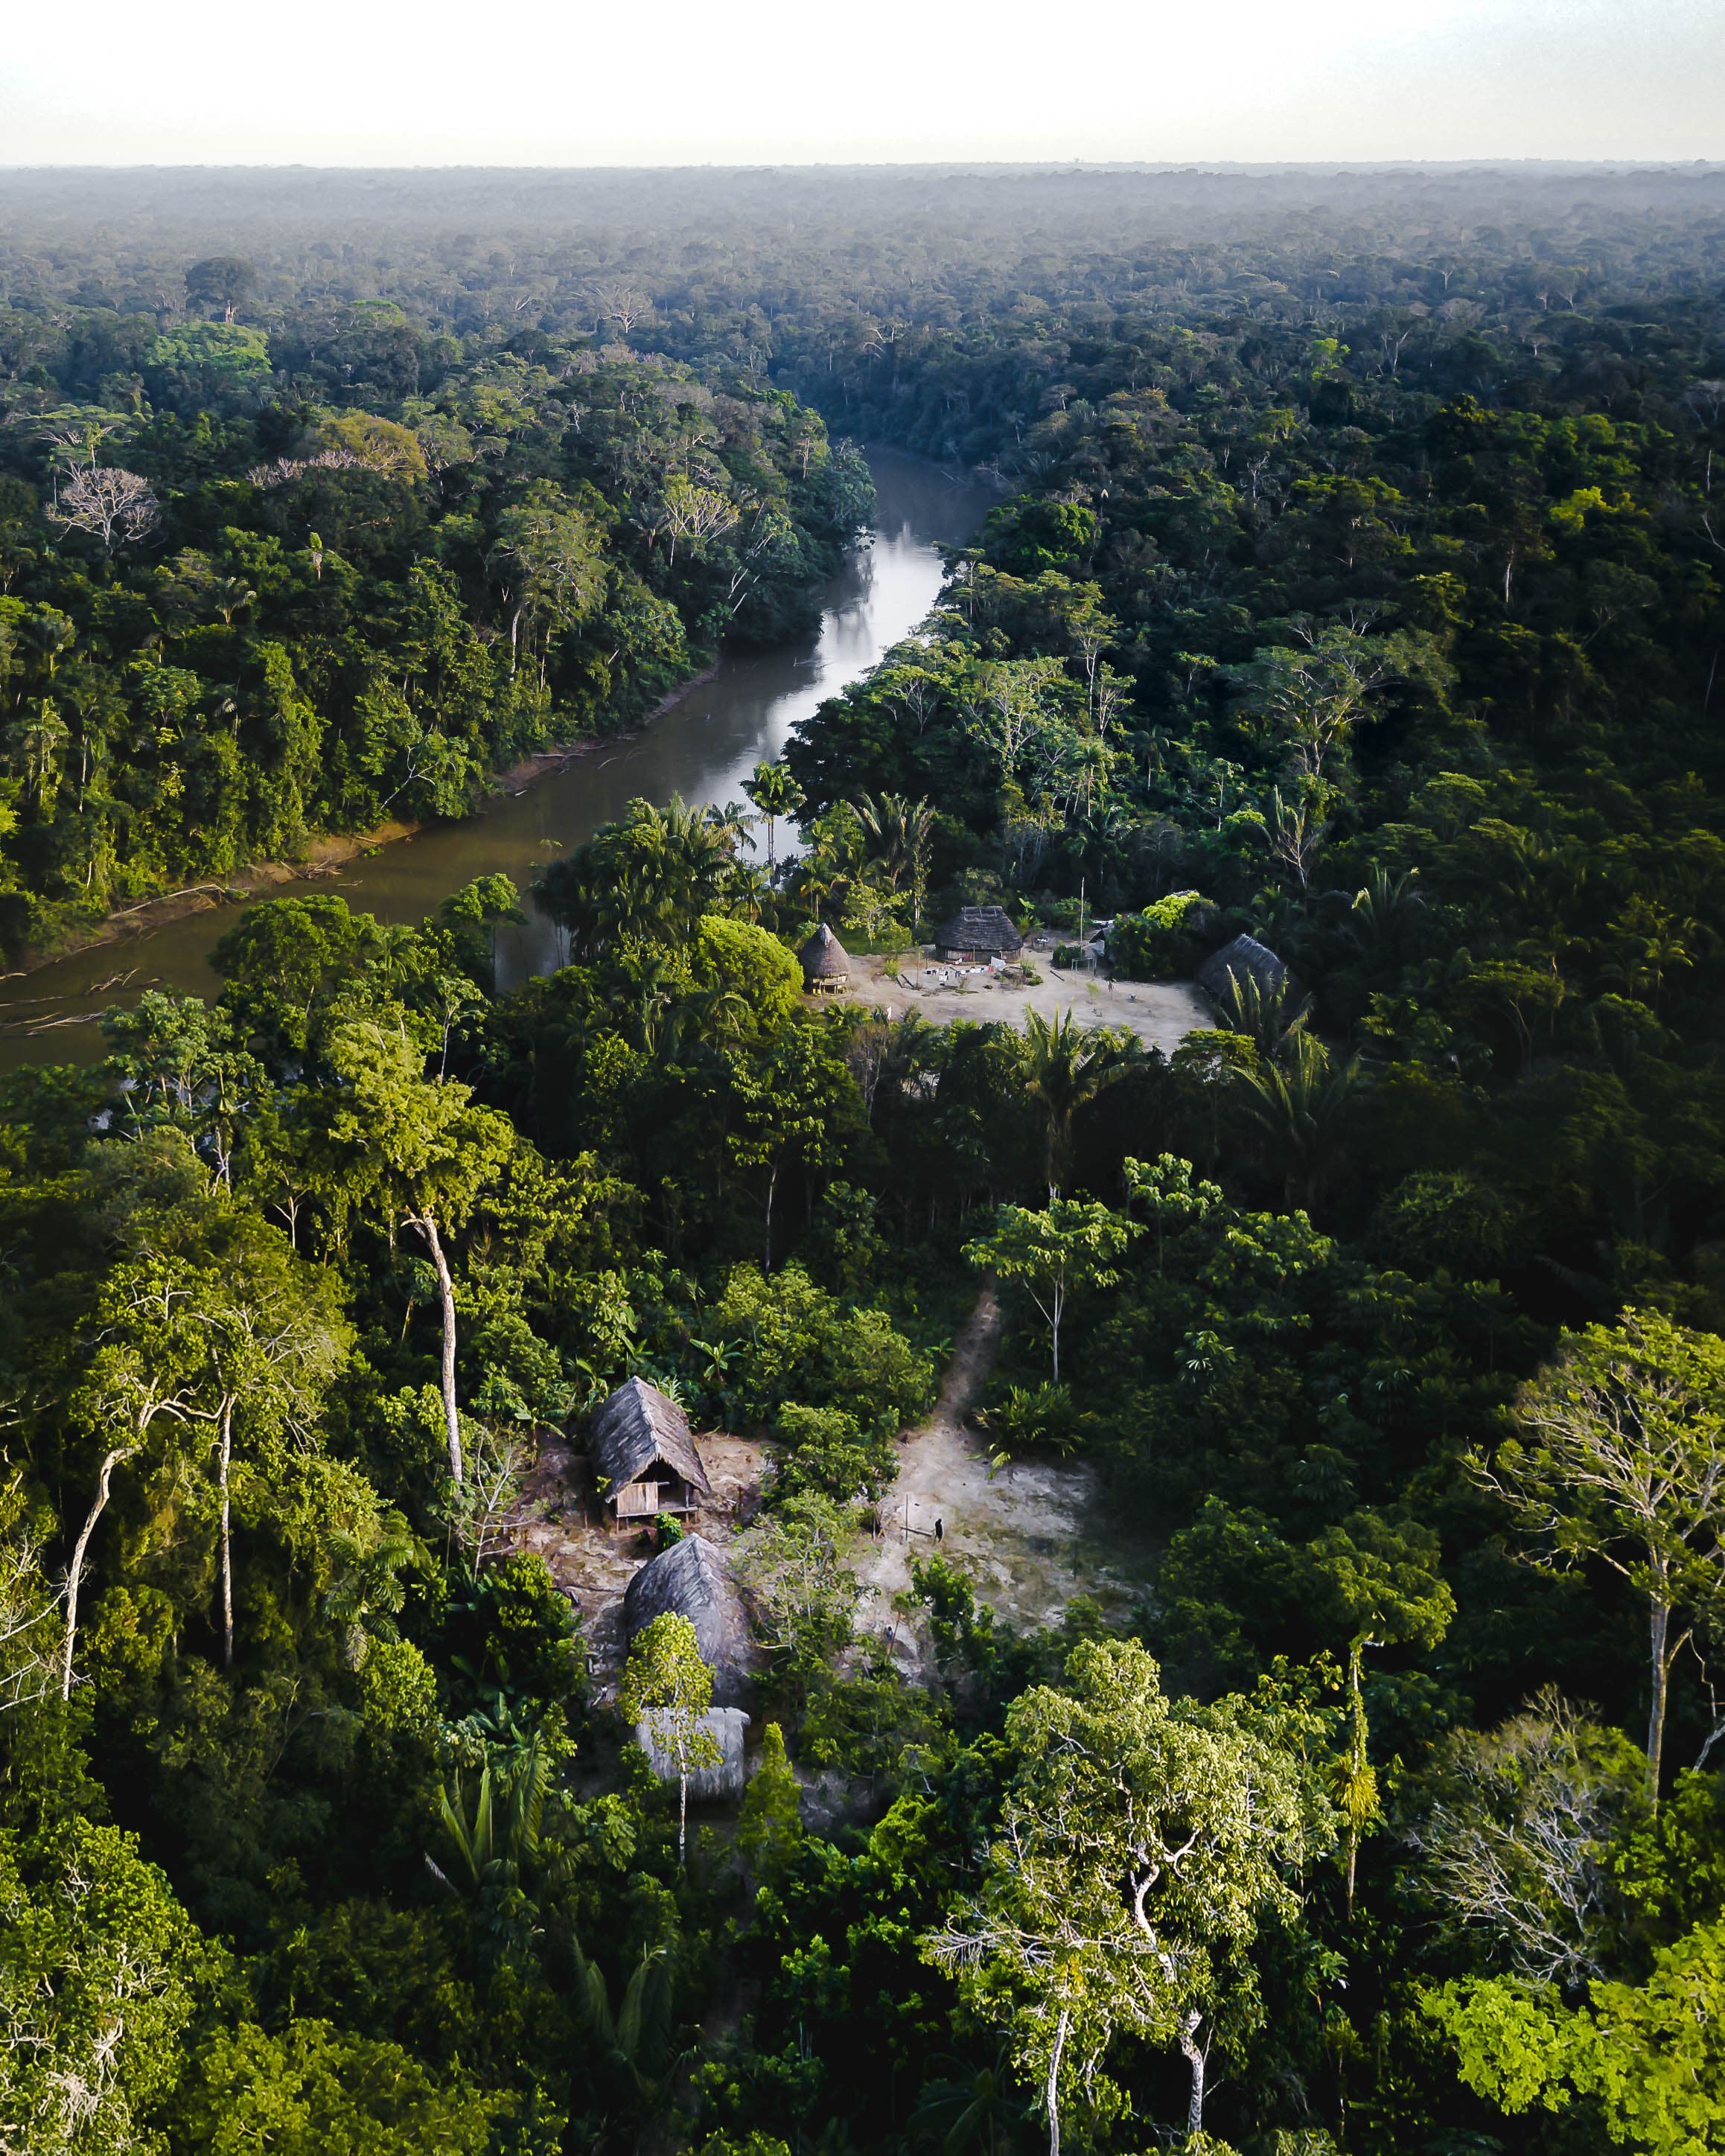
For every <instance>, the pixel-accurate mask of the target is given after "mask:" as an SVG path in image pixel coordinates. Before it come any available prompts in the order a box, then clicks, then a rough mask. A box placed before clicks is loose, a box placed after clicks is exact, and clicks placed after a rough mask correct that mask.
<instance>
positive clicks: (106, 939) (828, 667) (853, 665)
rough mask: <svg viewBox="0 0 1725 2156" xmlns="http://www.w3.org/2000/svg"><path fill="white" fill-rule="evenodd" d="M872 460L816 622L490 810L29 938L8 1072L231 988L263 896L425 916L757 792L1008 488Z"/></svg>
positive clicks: (684, 689)
mask: <svg viewBox="0 0 1725 2156" xmlns="http://www.w3.org/2000/svg"><path fill="white" fill-rule="evenodd" d="M871 462H872V464H873V465H874V468H875V478H876V488H877V496H878V511H877V517H876V522H875V528H874V530H873V531H872V533H871V534H870V538H869V540H868V541H867V542H866V543H865V545H863V546H862V547H859V548H858V549H857V551H856V552H855V554H854V555H853V556H852V557H850V560H849V561H848V562H846V563H845V567H844V568H843V570H842V571H841V572H840V573H839V575H837V576H836V577H834V578H833V580H832V581H831V583H829V585H828V586H827V587H826V588H825V589H824V592H823V593H822V610H821V627H820V629H819V634H817V635H816V636H814V638H812V639H798V641H796V642H794V643H790V644H784V645H781V646H777V647H774V648H773V649H747V650H739V651H730V652H727V653H726V654H725V655H724V656H723V658H722V659H721V660H718V661H717V662H716V665H712V666H706V667H702V668H701V670H699V671H698V672H697V673H696V674H695V675H692V676H691V678H690V679H689V680H686V681H685V682H683V683H682V684H680V685H679V687H678V688H677V689H675V690H673V691H672V692H671V693H670V695H668V696H665V698H664V699H662V700H661V701H660V704H659V707H658V709H657V710H656V711H653V712H651V713H650V714H644V716H642V717H641V718H640V719H639V720H638V721H635V722H634V725H633V726H631V728H630V729H629V731H628V732H626V733H620V734H619V733H608V734H604V735H602V736H600V737H598V738H596V739H588V740H581V741H571V742H564V743H562V744H552V745H547V748H546V749H545V750H544V751H542V752H540V753H539V754H537V755H535V756H533V757H523V758H521V760H520V761H519V762H517V763H516V764H515V765H514V766H512V767H510V768H507V769H506V770H504V771H502V772H501V773H498V774H497V776H496V777H495V778H494V779H493V780H492V781H491V782H490V784H491V792H490V796H489V798H487V799H486V800H485V802H484V803H483V804H482V806H481V808H480V814H476V815H473V816H468V817H465V818H462V819H457V820H452V821H449V822H440V821H436V820H433V821H431V822H429V823H427V824H426V825H425V826H424V829H419V830H417V831H416V830H415V829H413V825H412V824H410V823H409V822H408V820H407V819H402V820H401V821H400V822H398V823H395V824H390V825H388V826H386V827H384V828H383V829H380V830H367V831H362V832H351V833H346V834H341V835H340V836H334V837H327V838H325V839H321V840H319V841H317V842H316V844H313V845H311V846H308V848H307V849H306V851H305V857H304V858H303V859H301V860H287V861H279V862H266V863H254V864H253V865H250V866H249V867H248V868H246V869H244V870H234V872H233V873H232V874H229V875H221V876H212V877H209V878H208V879H207V880H205V881H203V883H202V885H193V886H191V887H190V888H188V889H187V890H184V891H168V892H163V893H162V894H161V895H160V896H157V897H156V898H154V899H151V900H149V901H146V902H143V903H141V904H139V905H137V906H134V907H132V908H131V909H129V910H127V911H125V912H123V913H119V914H116V915H110V916H109V917H108V918H107V919H106V920H105V921H97V920H96V919H95V917H94V916H85V918H84V919H83V920H82V921H68V922H65V923H64V924H63V926H62V928H61V932H60V933H59V937H58V949H57V950H55V951H54V952H48V951H42V950H39V951H35V952H32V954H31V962H30V970H29V972H28V977H26V976H25V975H24V974H23V973H22V972H18V973H13V975H12V976H11V977H10V978H3V979H0V1073H3V1072H5V1071H8V1070H16V1069H18V1068H20V1067H22V1066H23V1065H27V1064H32V1063H37V1062H40V1061H42V1060H45V1059H51V1060H54V1061H56V1062H69V1063H87V1062H90V1061H92V1060H95V1059H96V1058H97V1057H99V1056H100V1055H102V1054H104V1053H105V1041H104V1039H103V1035H102V1032H101V1028H100V1019H101V1014H102V1013H103V1012H104V1011H105V1010H107V1009H112V1008H114V1007H115V1006H116V1005H122V1006H123V1005H125V1004H131V1003H135V1002H136V1000H137V998H138V997H139V996H141V995H142V994H144V993H146V992H148V991H150V990H152V989H153V990H158V991H160V992H162V993H165V994H168V995H173V996H186V995H193V996H201V997H203V998H211V997H213V996H215V995H218V994H219V993H220V991H221V983H220V982H219V981H218V978H216V976H215V974H214V973H213V972H212V971H211V970H210V966H209V957H210V952H211V951H212V950H213V947H215V945H216V944H217V943H218V942H219V941H220V940H221V938H222V937H223V935H224V934H225V933H226V932H227V931H228V929H229V928H230V927H232V925H233V923H234V920H235V919H236V918H237V917H238V909H239V907H240V906H243V905H244V904H245V903H246V902H247V901H256V900H259V899H262V898H264V897H267V896H272V895H275V896H280V895H285V894H289V893H291V894H299V893H302V892H315V891H319V890H330V891H340V892H341V895H342V896H343V897H345V898H346V899H347V902H348V904H349V905H350V906H352V907H353V908H354V910H355V911H357V912H363V913H368V914H371V915H373V916H375V917H376V918H377V920H379V921H385V922H388V923H391V924H396V925H412V924H413V923H415V922H418V921H423V920H424V919H425V918H426V916H428V915H430V914H434V913H435V912H436V911H437V909H438V906H439V904H440V903H441V901H443V900H444V898H446V897H447V896H449V893H450V892H451V891H459V890H460V889H461V888H462V886H463V885H465V884H469V883H471V882H472V881H473V880H474V879H475V877H478V876H483V875H507V876H509V877H510V878H511V880H513V881H514V883H515V884H516V887H517V889H518V890H520V891H522V892H524V893H525V892H527V891H531V887H532V885H533V883H534V881H535V880H536V878H537V877H538V876H539V875H540V874H541V873H542V870H544V869H545V868H546V866H547V865H548V864H549V863H550V862H551V861H552V860H556V859H557V857H558V856H559V855H562V854H564V853H566V852H567V850H568V849H569V848H571V847H572V846H577V845H579V844H581V843H582V841H583V839H587V838H589V837H591V835H592V834H593V832H594V831H595V830H596V829H598V828H599V827H600V826H601V825H602V824H607V823H609V822H611V821H613V820H614V819H615V818H617V817H619V816H620V815H622V814H624V813H625V811H626V810H627V808H628V806H629V803H630V802H631V801H632V800H636V799H643V800H648V801H653V802H657V803H661V804H662V803H666V802H668V801H670V799H671V798H673V797H674V796H677V797H680V798H682V799H683V800H684V801H685V802H688V803H690V804H691V806H694V807H697V808H699V807H702V806H705V805H706V804H707V803H721V804H722V803H726V802H731V801H735V800H737V799H738V798H741V796H742V791H743V788H745V786H746V785H747V783H748V779H749V777H750V774H751V773H752V772H753V771H754V769H755V767H756V766H757V764H759V763H762V762H772V761H773V759H774V758H775V757H778V756H781V755H783V752H784V748H785V744H786V742H788V740H789V738H790V737H791V735H792V734H793V731H794V730H795V728H796V726H798V724H799V723H800V722H801V721H803V720H804V719H806V718H807V717H808V716H809V714H810V713H811V712H813V711H815V710H816V709H818V707H819V705H820V704H821V703H822V702H823V701H824V700H825V699H826V698H827V697H829V696H834V695H836V694H837V693H838V692H839V690H842V689H843V688H844V687H845V685H846V684H847V683H848V682H851V681H855V680H858V679H860V677H861V676H862V675H864V674H865V673H866V672H867V670H868V669H869V668H870V666H873V665H877V664H878V663H879V662H880V660H881V659H882V658H883V657H884V656H885V654H886V652H887V651H889V650H890V649H891V648H892V647H893V646H894V645H895V644H898V643H899V642H901V640H902V639H904V638H905V637H906V636H908V635H911V634H913V633H914V631H915V630H916V627H917V625H918V624H920V623H921V622H922V620H924V619H926V617H927V613H928V610H929V608H931V607H932V605H933V604H934V603H936V601H937V598H938V597H939V593H940V590H941V584H942V576H943V574H944V564H943V561H942V552H941V549H942V547H948V546H952V545H957V544H962V543H963V542H964V541H965V540H966V539H967V538H968V536H969V534H970V533H971V532H972V531H973V530H974V529H975V527H976V526H977V525H978V523H979V522H980V521H981V520H982V518H983V516H984V515H985V514H986V513H987V511H988V508H989V507H990V506H992V504H993V492H992V490H988V489H985V488H983V487H982V486H981V485H974V486H969V485H961V484H959V483H958V482H957V480H955V479H954V478H953V476H952V475H951V474H949V473H947V472H944V471H942V470H939V469H937V467H934V466H932V465H927V464H923V463H922V462H921V461H920V460H918V459H916V458H912V457H905V456H900V455H897V454H893V453H890V452H879V453H876V454H875V456H874V457H873V458H872V459H871ZM524 910H525V912H526V919H525V920H524V921H520V922H505V923H502V924H500V926H499V927H498V929H497V932H496V935H495V951H494V955H495V962H496V967H497V978H498V981H499V983H500V985H501V987H503V988H513V987H515V986H516V984H517V983H520V982H521V981H524V980H526V979H527V978H530V977H531V976H532V975H534V974H536V973H549V972H552V971H553V970H554V969H555V968H557V966H558V965H560V964H561V963H562V962H563V957H564V953H565V945H564V942H563V932H562V930H561V929H559V928H558V927H557V924H556V923H555V922H554V921H549V920H547V918H546V917H545V916H542V914H540V913H539V911H538V910H537V909H536V907H535V906H532V905H531V902H529V903H528V904H527V905H526V907H525V909H524ZM46 940H47V939H46V938H44V941H46Z"/></svg>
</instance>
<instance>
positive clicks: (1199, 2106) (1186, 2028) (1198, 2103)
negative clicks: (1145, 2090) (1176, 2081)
mask: <svg viewBox="0 0 1725 2156" xmlns="http://www.w3.org/2000/svg"><path fill="white" fill-rule="evenodd" d="M1202 2025H1203V2016H1202V2015H1199V2014H1198V2013H1196V2012H1194V2013H1190V2014H1189V2015H1187V2016H1186V2018H1185V2020H1183V2022H1182V2023H1181V2024H1180V2049H1181V2050H1182V2051H1183V2052H1184V2053H1185V2054H1186V2063H1187V2064H1188V2065H1189V2066H1190V2067H1191V2069H1192V2093H1191V2095H1190V2097H1189V2098H1188V2099H1187V2102H1186V2131H1187V2132H1188V2133H1190V2134H1194V2135H1197V2134H1199V2133H1203V2132H1204V2068H1205V2066H1207V2065H1208V2064H1209V2051H1206V2050H1204V2049H1203V2048H1202V2047H1201V2046H1199V2041H1198V2031H1199V2028H1200V2027H1201V2026H1202Z"/></svg>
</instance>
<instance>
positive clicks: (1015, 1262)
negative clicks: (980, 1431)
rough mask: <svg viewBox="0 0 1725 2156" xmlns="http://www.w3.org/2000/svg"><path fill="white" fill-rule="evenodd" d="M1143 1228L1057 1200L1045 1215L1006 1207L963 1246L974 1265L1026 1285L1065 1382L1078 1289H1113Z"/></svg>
mask: <svg viewBox="0 0 1725 2156" xmlns="http://www.w3.org/2000/svg"><path fill="white" fill-rule="evenodd" d="M1142 1233H1143V1230H1142V1228H1141V1227H1140V1226H1139V1224H1138V1223H1137V1221H1136V1220H1128V1219H1126V1218H1125V1216H1124V1215H1123V1214H1118V1213H1111V1212H1110V1211H1109V1209H1108V1208H1107V1207H1106V1205H1100V1204H1096V1203H1095V1202H1094V1201H1092V1200H1089V1199H1077V1198H1057V1199H1054V1200H1053V1201H1052V1202H1051V1203H1050V1206H1049V1208H1048V1210H1047V1211H1046V1212H1045V1213H1033V1212H1031V1211H1030V1210H1029V1209H1028V1208H1027V1207H1025V1206H1022V1205H1003V1206H1002V1207H1001V1208H1000V1209H999V1212H998V1213H997V1214H996V1215H995V1217H994V1230H993V1234H992V1235H978V1236H977V1237H976V1238H974V1239H973V1240H972V1241H970V1242H968V1243H967V1244H966V1245H964V1255H965V1257H966V1259H967V1260H968V1261H969V1263H970V1264H972V1265H975V1266H978V1268H979V1269H981V1270H984V1271H987V1272H991V1273H993V1274H994V1275H995V1276H997V1277H998V1278H999V1279H1001V1280H1004V1281H1014V1283H1015V1284H1016V1285H1018V1286H1020V1287H1022V1288H1023V1289H1024V1292H1025V1293H1026V1294H1027V1295H1028V1296H1029V1298H1030V1300H1031V1301H1032V1302H1034V1304H1035V1306H1036V1307H1037V1309H1038V1310H1040V1312H1042V1315H1043V1317H1045V1319H1046V1321H1047V1323H1048V1330H1049V1338H1050V1345H1051V1347H1052V1350H1053V1357H1054V1379H1053V1382H1054V1383H1055V1384H1059V1383H1060V1323H1061V1320H1062V1319H1063V1318H1064V1317H1065V1314H1066V1305H1067V1302H1068V1301H1069V1300H1070V1297H1071V1296H1072V1295H1073V1294H1074V1292H1075V1291H1077V1290H1078V1289H1081V1288H1085V1287H1111V1286H1113V1284H1114V1282H1115V1281H1117V1280H1118V1279H1119V1277H1120V1275H1119V1272H1118V1270H1117V1268H1116V1265H1115V1260H1116V1259H1117V1258H1118V1257H1119V1256H1120V1255H1121V1254H1122V1252H1123V1251H1124V1250H1125V1249H1126V1246H1127V1244H1128V1243H1129V1242H1130V1241H1131V1240H1132V1237H1133V1236H1134V1235H1142Z"/></svg>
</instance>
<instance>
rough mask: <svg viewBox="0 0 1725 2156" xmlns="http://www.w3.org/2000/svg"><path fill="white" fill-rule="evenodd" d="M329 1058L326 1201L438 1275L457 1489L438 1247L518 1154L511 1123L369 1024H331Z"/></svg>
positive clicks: (446, 1305) (451, 1369) (447, 1313)
mask: <svg viewBox="0 0 1725 2156" xmlns="http://www.w3.org/2000/svg"><path fill="white" fill-rule="evenodd" d="M328 1053H329V1060H330V1063H331V1066H332V1067H333V1068H334V1070H335V1071H336V1075H337V1077H338V1078H339V1079H340V1081H341V1088H342V1090H341V1095H340V1096H338V1099H337V1101H336V1108H335V1111H334V1113H333V1115H332V1116H331V1118H330V1122H329V1129H328V1142H329V1148H330V1153H331V1168H332V1171H333V1173H332V1175H331V1190H330V1195H331V1199H332V1201H333V1203H334V1204H335V1206H336V1209H337V1213H338V1216H339V1215H341V1214H345V1213H346V1211H347V1210H348V1209H352V1208H353V1207H356V1206H357V1207H360V1208H364V1207H367V1206H372V1207H375V1208H376V1209H377V1210H378V1211H380V1212H381V1213H382V1216H383V1222H384V1224H385V1225H386V1226H387V1227H388V1229H389V1230H390V1232H391V1233H392V1235H393V1232H394V1230H395V1229H397V1228H398V1227H403V1228H411V1229H413V1230H414V1232H415V1233H416V1234H417V1235H419V1236H420V1237H421V1238H422V1239H423V1240H424V1244H425V1246H426V1248H427V1250H429V1252H430V1254H431V1262H432V1265H433V1267H434V1270H435V1271H436V1273H437V1287H438V1297H439V1303H440V1305H441V1306H442V1311H443V1368H442V1372H441V1390H442V1393H443V1403H444V1426H445V1430H446V1434H447V1437H448V1441H449V1474H450V1476H451V1477H452V1479H453V1480H454V1481H456V1482H457V1483H459V1481H461V1476H462V1467H461V1419H460V1415H459V1412H458V1409H457V1406H456V1400H455V1282H454V1276H453V1275H452V1273H451V1272H450V1270H449V1252H448V1250H447V1249H446V1248H445V1245H444V1234H445V1231H446V1230H449V1229H454V1228H459V1226H460V1224H461V1223H462V1222H463V1221H464V1220H465V1219H466V1218H467V1216H468V1214H470V1212H471V1211H472V1210H473V1208H474V1206H475V1204H476V1202H477V1201H478V1199H479V1196H480V1192H481V1191H482V1190H483V1189H484V1188H485V1185H486V1184H487V1183H490V1181H492V1180H493V1178H495V1176H496V1175H497V1174H498V1173H499V1172H500V1171H501V1168H502V1167H503V1165H504V1163H506V1161H507V1159H508V1158H509V1156H510V1154H511V1152H513V1151H514V1149H515V1142H516V1141H515V1132H514V1129H513V1128H512V1127H511V1124H510V1122H509V1120H508V1118H507V1117H506V1116H501V1115H499V1114H498V1113H497V1112H496V1111H495V1109H491V1108H481V1107H476V1106H474V1103H473V1097H472V1094H471V1091H470V1088H468V1087H467V1086H460V1085H457V1084H455V1083H454V1081H451V1080H444V1081H436V1080H433V1079H429V1078H426V1077H425V1076H424V1075H422V1073H423V1066H424V1056H423V1055H421V1053H420V1052H419V1050H418V1049H417V1048H416V1047H415V1046H414V1045H413V1042H412V1041H411V1040H409V1039H407V1038H406V1037H405V1035H403V1034H401V1033H397V1032H391V1031H390V1030H389V1029H388V1028H387V1027H384V1026H382V1025H379V1024H377V1023H376V1022H375V1021H373V1020H372V1019H355V1020H353V1021H352V1022H350V1023H349V1024H346V1025H341V1026H337V1027H336V1029H334V1031H333V1032H332V1034H331V1036H330V1045H329V1050H328Z"/></svg>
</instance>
